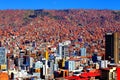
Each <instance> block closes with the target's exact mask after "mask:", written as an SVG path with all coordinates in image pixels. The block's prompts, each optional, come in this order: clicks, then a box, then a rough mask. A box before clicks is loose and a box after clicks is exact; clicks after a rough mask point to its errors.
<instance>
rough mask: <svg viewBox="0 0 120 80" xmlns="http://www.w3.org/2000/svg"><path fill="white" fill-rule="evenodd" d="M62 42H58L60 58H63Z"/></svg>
mask: <svg viewBox="0 0 120 80" xmlns="http://www.w3.org/2000/svg"><path fill="white" fill-rule="evenodd" d="M62 46H63V44H62V43H59V44H58V56H59V57H60V59H62Z"/></svg>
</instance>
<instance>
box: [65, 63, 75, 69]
mask: <svg viewBox="0 0 120 80" xmlns="http://www.w3.org/2000/svg"><path fill="white" fill-rule="evenodd" d="M65 69H68V70H69V71H73V70H75V61H66V62H65Z"/></svg>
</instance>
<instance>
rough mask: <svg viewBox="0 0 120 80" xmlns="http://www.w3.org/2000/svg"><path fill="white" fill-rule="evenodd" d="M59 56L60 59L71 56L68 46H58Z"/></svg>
mask: <svg viewBox="0 0 120 80" xmlns="http://www.w3.org/2000/svg"><path fill="white" fill-rule="evenodd" d="M58 56H59V57H60V59H62V58H65V57H67V56H69V51H68V45H64V44H62V43H59V44H58Z"/></svg>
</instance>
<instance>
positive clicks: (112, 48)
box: [105, 32, 120, 63]
mask: <svg viewBox="0 0 120 80" xmlns="http://www.w3.org/2000/svg"><path fill="white" fill-rule="evenodd" d="M105 49H106V50H105V53H106V54H105V58H106V59H107V60H110V61H112V60H114V62H115V63H119V52H120V41H119V33H118V32H115V33H107V34H106V35H105Z"/></svg>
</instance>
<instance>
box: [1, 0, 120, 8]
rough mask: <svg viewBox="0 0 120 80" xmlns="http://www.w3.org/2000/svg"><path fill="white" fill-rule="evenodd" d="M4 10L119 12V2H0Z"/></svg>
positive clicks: (111, 0) (117, 0)
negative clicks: (108, 10)
mask: <svg viewBox="0 0 120 80" xmlns="http://www.w3.org/2000/svg"><path fill="white" fill-rule="evenodd" d="M6 9H110V10H120V0H0V10H6Z"/></svg>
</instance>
